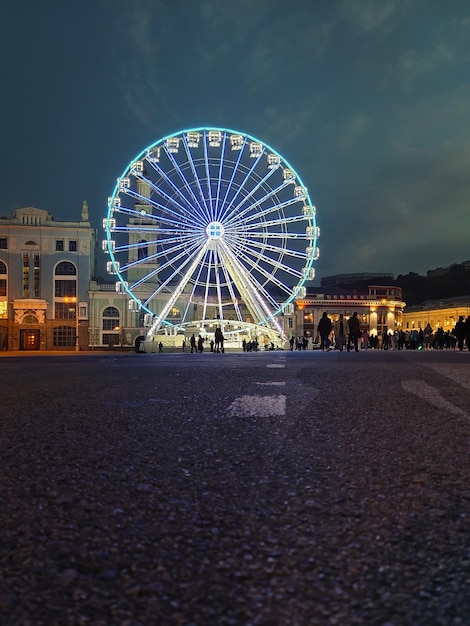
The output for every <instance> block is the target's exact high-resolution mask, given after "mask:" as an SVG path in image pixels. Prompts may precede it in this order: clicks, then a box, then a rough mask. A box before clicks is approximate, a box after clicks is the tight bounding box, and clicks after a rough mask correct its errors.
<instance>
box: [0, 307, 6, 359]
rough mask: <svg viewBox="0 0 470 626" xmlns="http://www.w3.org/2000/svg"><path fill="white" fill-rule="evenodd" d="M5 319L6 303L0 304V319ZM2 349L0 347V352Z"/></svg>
mask: <svg viewBox="0 0 470 626" xmlns="http://www.w3.org/2000/svg"><path fill="white" fill-rule="evenodd" d="M6 317H7V303H6V302H0V318H6ZM1 349H2V347H1V346H0V350H1Z"/></svg>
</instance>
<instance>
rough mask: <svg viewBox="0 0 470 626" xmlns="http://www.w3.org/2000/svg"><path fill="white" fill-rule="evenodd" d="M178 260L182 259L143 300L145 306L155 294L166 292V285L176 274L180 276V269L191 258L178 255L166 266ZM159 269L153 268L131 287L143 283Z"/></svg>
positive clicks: (170, 265)
mask: <svg viewBox="0 0 470 626" xmlns="http://www.w3.org/2000/svg"><path fill="white" fill-rule="evenodd" d="M180 260H182V261H183V262H182V263H181V265H179V266H178V267H177V268H176V269H174V270H173V272H172V273H171V274H170V275H169V276H168V277H167V278H166V279H165V280H164V281H162V282H161V283H160V284H159V285H158V287H157V288H156V289H154V291H153V293H152V295H151V296H150V297H149V298H147V299H146V301H145V302H144V305H145V306H148V305H149V304H150V303H151V302H152V300H154V299H155V297H156V296H157V295H159V294H161V293H165V292H166V290H167V287H168V285H169V284H171V283H172V281H174V279H175V278H176V277H177V276H181V271H182V270H183V269H184V268H185V267H186V266H187V265H188V263H189V262H190V260H191V259H190V258H189V257H187V256H185V255H179V256H178V257H176V258H175V259H173V263H171V264H167V267H173V265H174V263H175V261H180ZM159 269H161V268H158V269H156V270H154V271H153V272H151V273H150V274H148V275H147V276H146V277H144V278H143V279H141V280H140V281H137V283H134V284H133V285H132V287H133V288H135V287H136V286H139V285H141V284H143V283H145V282H146V281H147V280H148V278H149V277H150V276H151V275H156V274H157V273H158V270H159ZM165 269H166V268H165Z"/></svg>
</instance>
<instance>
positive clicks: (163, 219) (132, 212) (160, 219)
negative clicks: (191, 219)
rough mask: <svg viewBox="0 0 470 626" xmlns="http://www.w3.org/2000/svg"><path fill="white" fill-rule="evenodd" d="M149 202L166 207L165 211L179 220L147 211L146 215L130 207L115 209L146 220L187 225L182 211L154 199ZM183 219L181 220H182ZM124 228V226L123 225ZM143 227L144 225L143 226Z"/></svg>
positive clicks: (159, 206) (181, 225) (162, 207)
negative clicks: (160, 203) (178, 211)
mask: <svg viewBox="0 0 470 626" xmlns="http://www.w3.org/2000/svg"><path fill="white" fill-rule="evenodd" d="M149 204H150V205H152V206H155V207H158V208H159V209H164V210H165V212H167V213H168V214H169V215H171V216H174V217H177V218H179V219H178V220H175V219H173V217H171V218H170V217H164V216H163V215H153V214H152V213H145V215H143V214H142V212H141V211H137V210H136V209H131V208H129V207H123V206H121V207H117V208H115V209H113V212H114V213H120V214H122V215H130V216H131V217H133V218H136V219H145V220H146V221H147V220H148V221H155V222H157V221H158V222H165V223H167V224H174V225H175V226H180V227H183V228H185V227H187V223H185V222H184V221H182V220H183V217H182V216H181V214H180V213H177V212H176V211H173V210H172V209H170V208H169V207H165V206H163V205H159V204H158V203H156V202H155V201H153V200H149ZM180 220H181V221H180ZM123 228H124V227H123ZM141 228H142V227H141Z"/></svg>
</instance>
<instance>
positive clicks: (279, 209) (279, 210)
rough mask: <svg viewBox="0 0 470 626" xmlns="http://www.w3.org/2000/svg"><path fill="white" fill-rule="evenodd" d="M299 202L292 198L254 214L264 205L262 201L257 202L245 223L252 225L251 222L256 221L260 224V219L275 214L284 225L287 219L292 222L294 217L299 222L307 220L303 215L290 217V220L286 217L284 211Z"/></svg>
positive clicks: (251, 207) (251, 208)
mask: <svg viewBox="0 0 470 626" xmlns="http://www.w3.org/2000/svg"><path fill="white" fill-rule="evenodd" d="M297 202H298V198H291V199H289V200H285V201H284V202H278V203H277V204H274V205H272V206H268V207H266V208H265V209H263V210H261V211H256V212H253V209H256V208H257V207H258V206H261V204H262V201H260V202H255V203H254V204H253V205H251V206H250V212H251V214H250V215H248V216H247V217H245V218H244V222H245V223H246V224H250V223H251V222H253V221H255V220H256V223H258V222H259V221H260V218H262V217H265V216H266V215H270V214H271V213H274V214H275V215H279V217H278V218H277V221H278V222H279V223H281V222H282V223H284V222H285V221H286V219H289V220H291V218H294V217H295V218H297V217H299V221H300V220H305V215H303V214H301V213H300V214H299V215H298V216H290V217H289V218H287V217H286V216H285V215H284V209H286V208H287V207H290V206H292V205H295V204H297ZM246 213H247V211H246V212H245V213H244V215H245V214H246ZM263 223H264V222H263Z"/></svg>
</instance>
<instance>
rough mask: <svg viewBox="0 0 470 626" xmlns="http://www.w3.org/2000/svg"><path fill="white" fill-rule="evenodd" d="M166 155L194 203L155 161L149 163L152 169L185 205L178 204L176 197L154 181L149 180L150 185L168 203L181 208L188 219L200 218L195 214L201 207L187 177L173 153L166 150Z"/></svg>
mask: <svg viewBox="0 0 470 626" xmlns="http://www.w3.org/2000/svg"><path fill="white" fill-rule="evenodd" d="M166 154H167V156H168V159H169V160H170V162H171V163H172V165H173V167H174V168H175V171H176V172H177V173H178V176H179V177H180V180H181V181H182V183H183V187H184V189H185V190H186V191H187V192H188V193H189V194H190V196H191V197H192V198H193V202H191V201H190V199H189V198H188V197H187V196H186V195H185V194H184V193H183V192H182V191H181V189H180V188H179V187H178V186H177V185H176V184H175V183H174V182H173V180H172V179H171V177H170V176H169V175H168V174H167V173H166V172H165V171H164V170H163V169H162V168H161V167H160V166H159V165H158V163H156V162H154V161H153V160H152V161H149V162H150V165H151V166H152V168H153V169H154V170H155V171H156V172H157V173H158V175H159V176H160V177H161V179H162V180H163V181H165V183H166V184H167V185H168V186H169V187H170V189H172V190H173V193H174V194H176V196H177V197H178V198H180V200H181V201H182V202H183V204H181V203H180V202H178V201H177V200H176V199H175V197H174V196H172V195H170V194H168V193H166V192H165V191H164V190H163V189H162V186H161V184H158V185H157V184H156V183H155V182H154V181H150V180H149V183H150V184H151V186H152V189H153V190H154V191H155V193H157V194H158V195H159V196H161V197H162V198H164V199H165V200H166V201H167V202H170V203H171V204H172V205H174V206H177V207H179V208H180V209H181V211H183V213H185V214H186V215H187V216H188V217H198V213H197V212H195V207H198V208H199V209H201V207H200V206H199V204H198V202H197V199H196V197H195V196H194V194H193V193H192V190H191V187H190V185H189V182H188V181H187V179H186V177H185V176H184V174H183V172H182V170H181V168H180V167H179V165H178V163H177V161H176V160H175V159H174V157H173V155H172V154H171V152H169V151H168V150H166ZM162 208H163V209H164V208H165V206H164V205H163V206H162Z"/></svg>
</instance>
